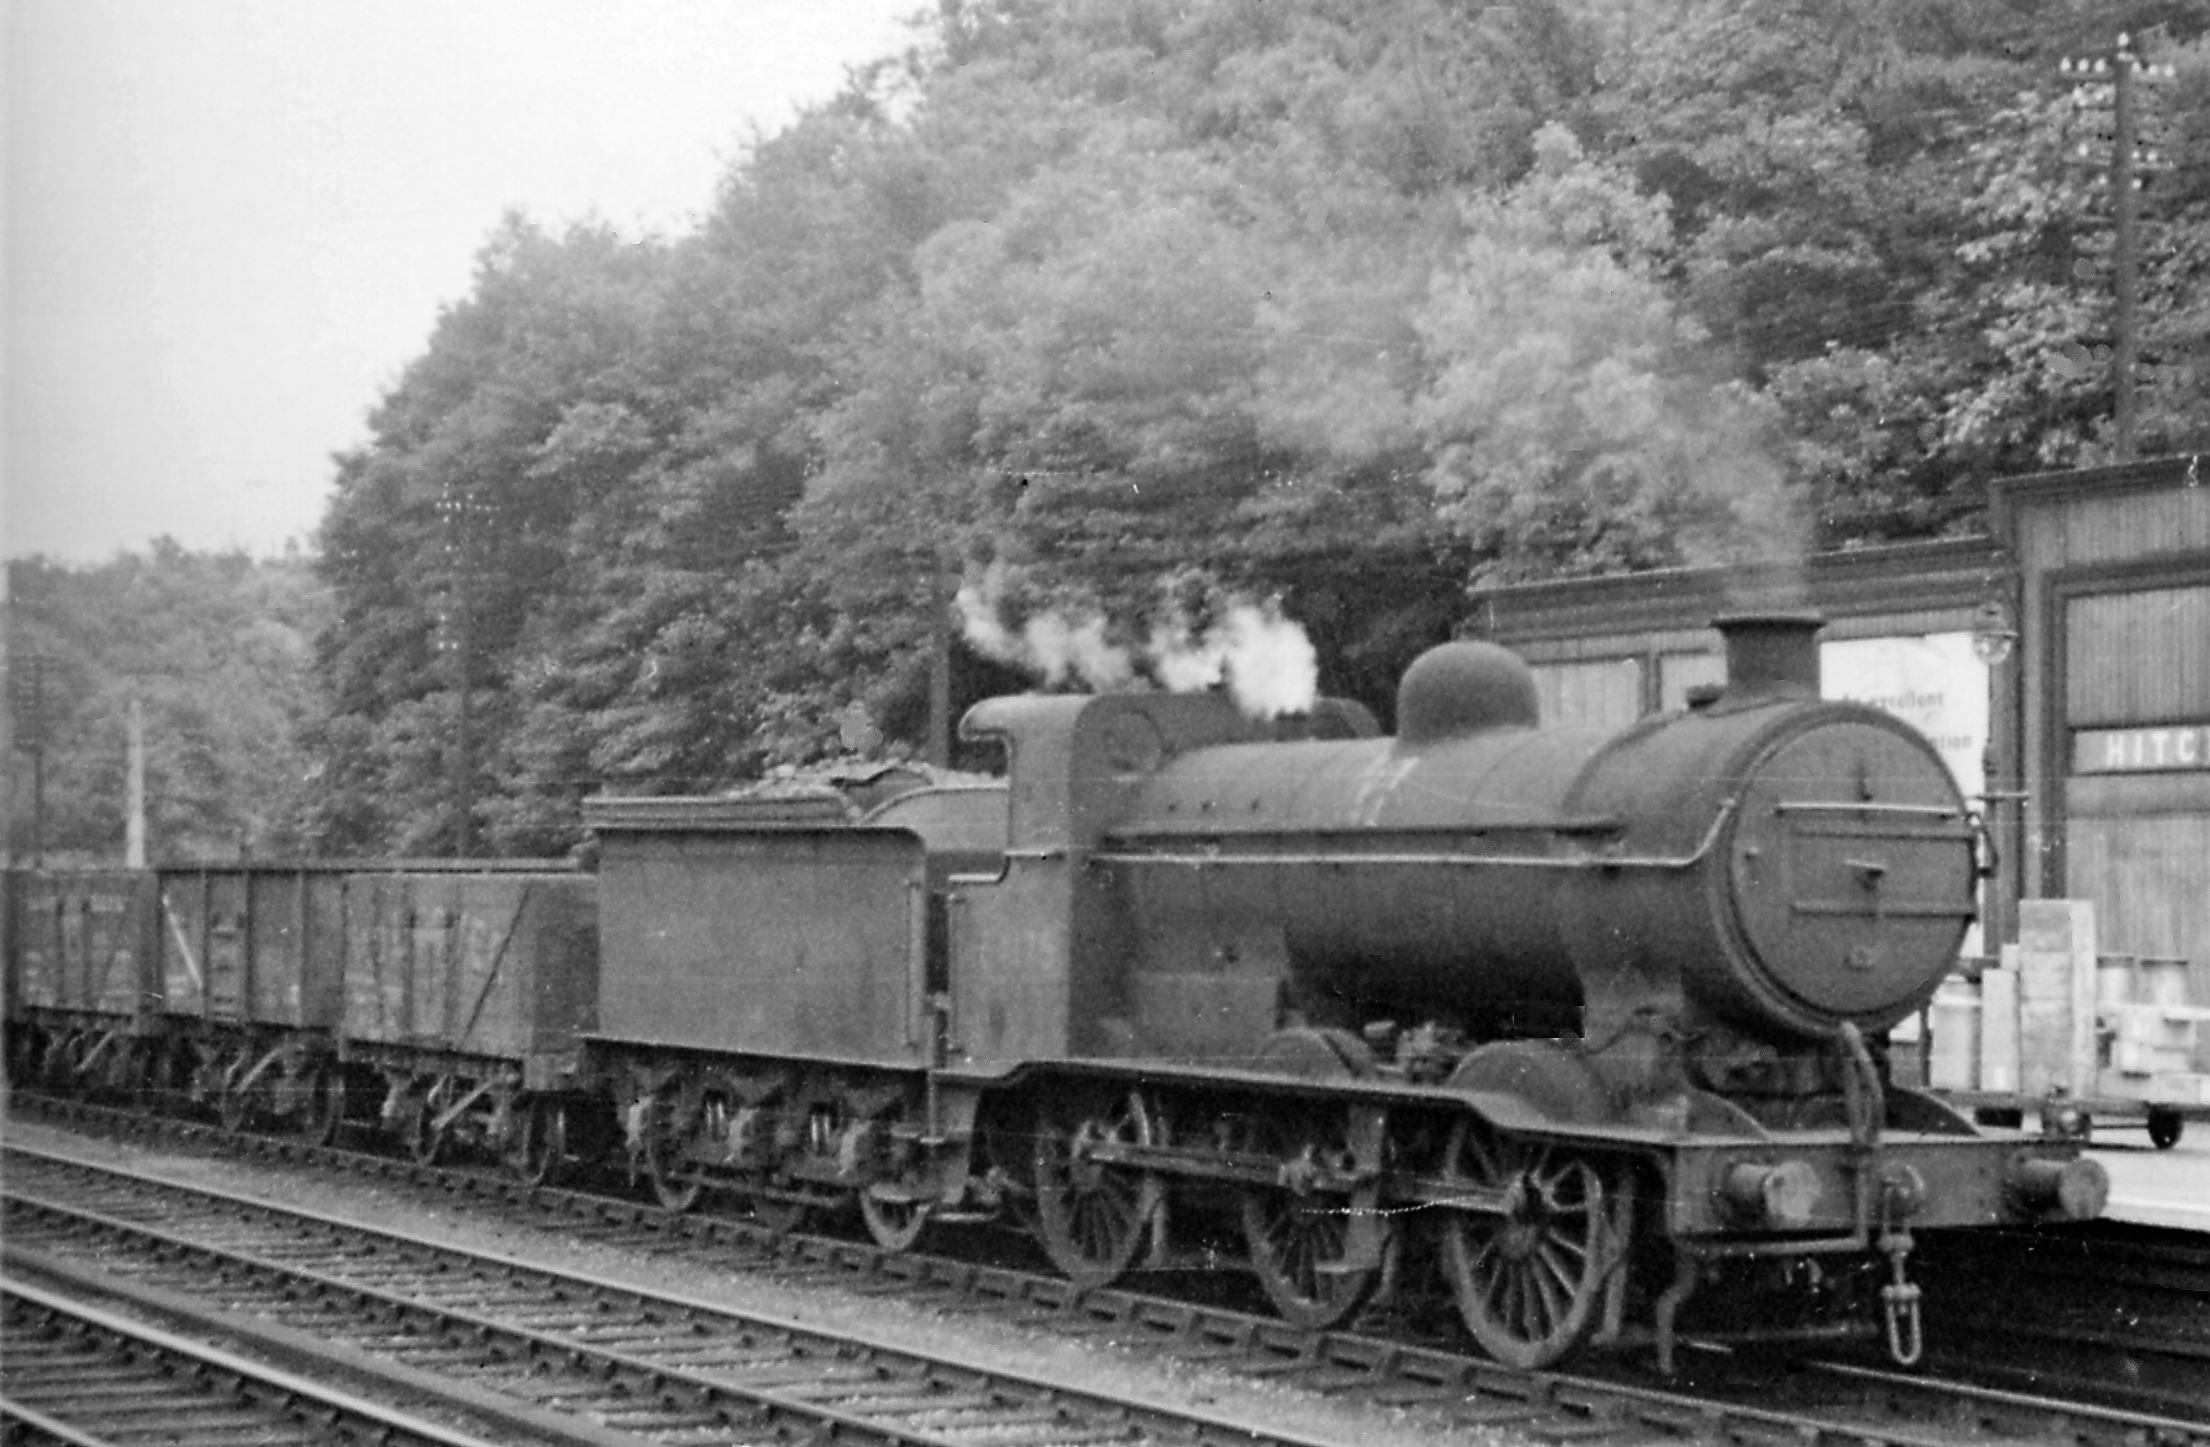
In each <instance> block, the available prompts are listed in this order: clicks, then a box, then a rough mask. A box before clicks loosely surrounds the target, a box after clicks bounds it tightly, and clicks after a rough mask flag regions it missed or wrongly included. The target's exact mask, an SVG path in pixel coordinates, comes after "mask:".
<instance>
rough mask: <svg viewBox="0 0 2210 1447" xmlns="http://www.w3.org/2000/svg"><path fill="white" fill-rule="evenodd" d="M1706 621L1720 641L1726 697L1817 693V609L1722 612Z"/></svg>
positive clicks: (1821, 623) (1820, 625)
mask: <svg viewBox="0 0 2210 1447" xmlns="http://www.w3.org/2000/svg"><path fill="white" fill-rule="evenodd" d="M1711 626H1712V627H1714V628H1716V629H1718V630H1719V637H1720V638H1721V639H1723V640H1724V641H1725V643H1726V650H1727V686H1726V697H1728V698H1730V699H1743V698H1761V697H1780V698H1817V697H1818V696H1819V630H1820V629H1821V628H1824V627H1825V626H1826V620H1825V619H1824V618H1822V617H1820V616H1819V615H1818V614H1816V613H1800V612H1772V613H1722V614H1721V615H1719V616H1718V617H1717V618H1714V619H1712V620H1711Z"/></svg>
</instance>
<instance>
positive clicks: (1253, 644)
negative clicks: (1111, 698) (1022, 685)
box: [957, 563, 1320, 718]
mask: <svg viewBox="0 0 2210 1447" xmlns="http://www.w3.org/2000/svg"><path fill="white" fill-rule="evenodd" d="M1007 581H1008V579H1007V574H1006V569H1005V567H1004V565H1003V564H1002V563H992V564H991V565H990V566H989V568H988V569H987V570H985V571H984V572H983V574H982V575H981V577H980V578H974V577H969V578H968V580H967V581H966V582H965V583H964V584H962V585H961V587H960V589H959V594H958V600H957V601H958V606H959V612H960V616H961V618H962V619H963V620H964V623H965V628H966V637H967V642H968V643H969V644H971V645H972V646H973V647H974V648H975V649H977V650H978V651H980V652H982V653H984V654H986V655H988V656H989V657H991V658H994V659H996V660H998V661H999V662H1001V663H1007V664H1011V665H1012V666H1013V667H1015V668H1020V669H1024V670H1026V671H1028V672H1030V673H1033V674H1036V675H1037V676H1038V677H1039V678H1041V679H1042V680H1043V681H1044V682H1045V683H1046V684H1049V685H1053V686H1057V685H1060V684H1064V683H1067V682H1069V681H1075V682H1080V683H1082V684H1084V685H1086V686H1087V687H1089V688H1091V689H1094V690H1097V691H1101V692H1102V691H1104V690H1108V689H1126V688H1141V687H1145V686H1147V684H1152V683H1155V684H1156V685H1157V686H1159V687H1161V688H1164V689H1166V690H1168V691H1169V692H1172V693H1196V692H1199V691H1202V690H1204V689H1209V688H1225V689H1226V690H1227V692H1228V696H1229V697H1230V698H1232V699H1234V700H1235V705H1236V707H1237V708H1238V709H1240V710H1242V711H1243V712H1244V713H1245V714H1247V715H1249V716H1251V717H1253V718H1273V717H1275V716H1276V715H1278V714H1285V713H1304V712H1307V711H1308V710H1310V709H1311V707H1312V705H1313V701H1314V700H1315V699H1316V698H1317V697H1318V696H1319V676H1320V667H1319V655H1318V653H1317V652H1315V650H1314V649H1313V646H1312V640H1311V639H1310V638H1307V637H1306V636H1305V631H1304V629H1302V628H1300V627H1298V626H1297V624H1296V623H1294V622H1293V621H1291V620H1290V619H1288V618H1285V617H1283V616H1282V613H1281V609H1280V608H1279V607H1277V606H1276V605H1275V604H1274V603H1273V602H1272V600H1268V601H1266V602H1264V603H1252V602H1249V601H1247V600H1243V599H1231V600H1229V601H1228V603H1227V604H1226V606H1225V607H1223V608H1222V609H1221V610H1220V612H1219V616H1218V618H1217V619H1216V620H1215V621H1213V622H1211V623H1209V624H1207V625H1206V626H1204V627H1203V628H1199V627H1197V626H1195V625H1194V624H1192V623H1191V621H1190V619H1189V618H1188V616H1187V615H1186V614H1184V613H1183V612H1182V610H1181V609H1179V608H1177V607H1172V606H1167V607H1163V608H1162V609H1161V610H1160V614H1159V616H1158V617H1157V618H1155V619H1154V620H1153V621H1152V624H1151V628H1150V632H1149V634H1148V640H1147V642H1146V644H1145V646H1143V647H1142V648H1140V649H1134V648H1126V647H1122V646H1120V645H1118V644H1115V643H1112V642H1111V641H1109V640H1108V638H1107V636H1106V634H1107V624H1106V620H1105V618H1104V617H1103V616H1102V615H1101V614H1098V613H1094V612H1086V613H1076V614H1064V613H1039V614H1035V615H1033V616H1031V617H1030V618H1029V619H1028V620H1027V621H1026V622H1024V623H1022V624H1021V625H1020V627H1019V628H1018V629H1015V628H1012V627H1009V626H1007V624H1006V622H1005V618H1004V607H1003V605H1004V601H1005V598H1004V594H1005V589H1006V584H1007Z"/></svg>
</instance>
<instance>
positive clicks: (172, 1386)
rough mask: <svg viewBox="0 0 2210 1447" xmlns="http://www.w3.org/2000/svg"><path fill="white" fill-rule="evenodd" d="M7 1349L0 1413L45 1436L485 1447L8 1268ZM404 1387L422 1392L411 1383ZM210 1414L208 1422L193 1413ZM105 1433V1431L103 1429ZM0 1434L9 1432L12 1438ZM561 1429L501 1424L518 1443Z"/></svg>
mask: <svg viewBox="0 0 2210 1447" xmlns="http://www.w3.org/2000/svg"><path fill="white" fill-rule="evenodd" d="M0 1299H4V1300H5V1302H6V1316H5V1321H6V1325H5V1335H4V1337H0V1340H4V1341H5V1343H6V1346H7V1350H6V1352H5V1353H4V1354H0V1420H5V1421H10V1422H14V1423H18V1424H20V1425H21V1426H22V1427H23V1428H25V1429H27V1430H28V1431H29V1432H31V1433H34V1434H36V1435H38V1436H40V1437H44V1438H47V1439H49V1440H53V1441H58V1442H65V1443H75V1444H105V1443H108V1442H109V1441H111V1440H124V1441H131V1442H142V1441H145V1440H148V1428H149V1425H150V1423H149V1420H148V1419H149V1418H150V1417H151V1416H153V1415H154V1414H155V1413H158V1414H159V1416H160V1426H161V1428H162V1430H163V1432H164V1433H165V1434H171V1435H170V1436H169V1440H190V1439H192V1438H194V1437H196V1436H198V1435H199V1434H201V1433H203V1432H210V1431H217V1432H235V1434H236V1435H237V1437H238V1438H239V1440H246V1434H247V1432H248V1430H249V1429H250V1431H251V1434H252V1435H251V1440H253V1441H256V1442H270V1443H276V1442H282V1441H286V1440H290V1441H293V1442H298V1443H316V1442H327V1441H333V1440H334V1441H361V1442H370V1441H373V1442H380V1443H413V1444H420V1447H494V1444H493V1443H492V1442H491V1440H490V1439H487V1438H483V1437H478V1436H475V1435H472V1434H470V1433H465V1432H461V1431H457V1430H454V1429H452V1428H450V1427H447V1426H445V1425H443V1424H441V1423H439V1422H436V1421H432V1420H430V1419H428V1418H427V1417H425V1416H423V1415H422V1414H421V1413H419V1412H412V1411H400V1410H398V1409H396V1408H394V1407H392V1406H390V1405H389V1404H388V1403H385V1402H381V1401H378V1400H375V1399H373V1398H370V1397H365V1396H362V1395H360V1394H359V1393H355V1392H348V1391H341V1390H339V1389H337V1388H335V1387H333V1386H331V1385H329V1383H328V1382H327V1381H325V1380H323V1379H321V1378H319V1377H309V1376H303V1375H300V1374H298V1373H295V1372H291V1371H286V1370H284V1369H283V1368H281V1367H276V1366H271V1365H269V1364H268V1363H267V1362H264V1361H256V1360H252V1359H250V1358H247V1357H243V1356H239V1355H237V1354H236V1353H234V1352H230V1351H225V1350H223V1349H222V1348H220V1347H216V1346H213V1345H210V1344H209V1343H207V1342H205V1341H202V1340H198V1339H195V1338H193V1337H190V1336H186V1335H183V1334H180V1333H177V1332H173V1331H169V1330H166V1329H164V1328H162V1327H159V1326H156V1325H153V1324H151V1323H149V1322H147V1321H144V1320H140V1319H137V1318H134V1317H128V1316H123V1315H120V1314H117V1313H115V1312H110V1311H105V1310H102V1309H100V1308H98V1307H95V1306H93V1305H91V1304H90V1303H88V1302H86V1301H84V1300H81V1299H76V1298H73V1297H72V1296H70V1295H67V1294H64V1293H62V1292H58V1291H53V1290H49V1289H48V1288H46V1287H44V1286H41V1285H38V1284H37V1283H35V1282H33V1281H30V1280H26V1279H24V1278H23V1277H21V1276H18V1275H15V1274H12V1273H11V1274H7V1275H4V1276H0ZM411 1393H412V1395H413V1396H415V1397H416V1398H417V1399H420V1398H421V1397H422V1396H423V1395H424V1394H423V1392H422V1390H421V1385H420V1384H413V1385H412V1387H411ZM210 1412H212V1413H215V1414H217V1416H218V1417H219V1419H220V1420H218V1421H217V1422H215V1423H212V1424H208V1423H204V1422H196V1418H195V1414H205V1413H210ZM110 1433H112V1434H113V1435H112V1437H111V1436H110V1435H109V1434H110ZM10 1440H11V1441H12V1440H15V1439H14V1438H13V1437H12V1436H11V1438H10ZM559 1440H573V1439H566V1438H548V1437H542V1436H534V1435H532V1436H522V1435H518V1434H517V1433H515V1432H513V1431H510V1432H508V1433H506V1434H503V1435H502V1436H501V1438H500V1439H499V1443H500V1444H504V1447H512V1444H514V1443H516V1442H520V1441H547V1442H550V1441H559Z"/></svg>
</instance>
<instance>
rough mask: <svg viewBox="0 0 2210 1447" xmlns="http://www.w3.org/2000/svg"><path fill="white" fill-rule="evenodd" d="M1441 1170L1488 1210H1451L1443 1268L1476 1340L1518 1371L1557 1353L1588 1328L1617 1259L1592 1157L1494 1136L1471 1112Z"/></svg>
mask: <svg viewBox="0 0 2210 1447" xmlns="http://www.w3.org/2000/svg"><path fill="white" fill-rule="evenodd" d="M1444 1162H1445V1165H1444V1170H1445V1175H1446V1177H1447V1178H1448V1179H1449V1180H1451V1181H1452V1182H1454V1183H1459V1184H1462V1185H1463V1186H1464V1187H1465V1188H1466V1189H1467V1193H1468V1195H1469V1196H1471V1195H1476V1194H1479V1195H1485V1196H1493V1197H1494V1198H1496V1199H1497V1200H1498V1202H1499V1209H1497V1210H1495V1211H1482V1210H1453V1211H1450V1212H1449V1213H1447V1217H1446V1220H1445V1222H1444V1224H1443V1226H1442V1239H1441V1243H1440V1244H1441V1248H1442V1251H1441V1254H1442V1264H1443V1271H1444V1274H1445V1275H1446V1276H1447V1277H1448V1278H1449V1280H1450V1285H1451V1290H1452V1292H1453V1294H1454V1295H1455V1296H1456V1297H1457V1300H1458V1311H1459V1314H1460V1315H1461V1316H1463V1317H1464V1318H1465V1323H1466V1327H1467V1329H1468V1330H1469V1331H1471V1332H1472V1333H1473V1335H1474V1339H1475V1340H1476V1341H1478V1342H1479V1343H1480V1344H1481V1346H1482V1349H1483V1350H1485V1351H1487V1352H1488V1353H1489V1355H1490V1356H1493V1357H1495V1358H1496V1359H1497V1360H1498V1361H1500V1362H1503V1363H1505V1364H1506V1365H1508V1366H1513V1367H1519V1368H1521V1369H1523V1370H1528V1369H1534V1368H1539V1367H1547V1366H1550V1365H1551V1364H1553V1363H1555V1362H1557V1361H1558V1360H1560V1359H1561V1358H1563V1357H1564V1356H1566V1355H1567V1354H1568V1353H1570V1352H1571V1351H1572V1350H1573V1349H1574V1348H1575V1347H1577V1346H1579V1345H1580V1344H1581V1342H1582V1340H1583V1339H1584V1338H1585V1337H1586V1336H1587V1334H1588V1330H1589V1327H1590V1324H1591V1322H1592V1320H1593V1318H1594V1316H1595V1314H1596V1308H1597V1306H1598V1304H1599V1303H1600V1302H1601V1300H1602V1298H1603V1295H1604V1286H1605V1282H1606V1281H1607V1279H1608V1278H1609V1276H1610V1273H1611V1270H1612V1268H1613V1266H1614V1264H1615V1262H1616V1257H1617V1254H1618V1253H1617V1252H1616V1250H1615V1249H1614V1244H1613V1240H1612V1212H1611V1211H1610V1209H1609V1206H1608V1202H1607V1200H1606V1192H1605V1189H1604V1182H1603V1178H1602V1176H1601V1175H1600V1174H1599V1173H1598V1171H1597V1169H1596V1167H1595V1166H1594V1165H1593V1164H1591V1163H1590V1162H1588V1161H1586V1160H1583V1159H1580V1158H1578V1157H1576V1156H1573V1155H1570V1154H1567V1153H1566V1152H1564V1151H1561V1150H1558V1149H1557V1148H1555V1147H1552V1146H1547V1145H1541V1144H1536V1143H1532V1142H1526V1141H1521V1140H1517V1139H1513V1138H1510V1137H1505V1136H1500V1135H1499V1134H1497V1133H1496V1132H1495V1131H1493V1130H1491V1129H1490V1128H1489V1127H1488V1126H1487V1125H1486V1124H1484V1123H1483V1122H1481V1121H1478V1120H1475V1119H1472V1118H1471V1117H1468V1118H1466V1119H1464V1120H1461V1121H1459V1122H1458V1124H1457V1125H1456V1127H1454V1128H1453V1129H1452V1131H1451V1135H1450V1143H1449V1145H1448V1147H1447V1148H1446V1151H1445V1156H1444Z"/></svg>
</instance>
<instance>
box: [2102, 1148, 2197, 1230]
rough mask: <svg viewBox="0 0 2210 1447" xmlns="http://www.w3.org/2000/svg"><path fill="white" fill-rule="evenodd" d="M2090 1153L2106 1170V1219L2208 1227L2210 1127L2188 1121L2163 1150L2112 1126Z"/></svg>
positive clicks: (2185, 1226)
mask: <svg viewBox="0 0 2210 1447" xmlns="http://www.w3.org/2000/svg"><path fill="white" fill-rule="evenodd" d="M2099 1136H2100V1133H2098V1138H2099ZM2089 1154H2091V1155H2092V1156H2093V1157H2094V1158H2095V1159H2096V1160H2098V1161H2101V1162H2102V1163H2103V1168H2104V1169H2105V1170H2107V1171H2109V1172H2110V1208H2109V1210H2108V1211H2107V1212H2106V1213H2105V1214H2106V1215H2107V1216H2108V1217H2110V1219H2112V1220H2117V1221H2132V1222H2135V1223H2137V1224H2139V1225H2144V1226H2168V1227H2172V1228H2175V1229H2178V1230H2183V1231H2202V1232H2210V1130H2205V1129H2203V1128H2202V1126H2201V1125H2200V1124H2199V1123H2190V1125H2189V1126H2188V1128H2187V1131H2186V1133H2185V1134H2183V1135H2182V1136H2181V1137H2180V1138H2179V1141H2178V1142H2177V1143H2176V1144H2175V1145H2173V1146H2172V1148H2171V1149H2170V1150H2166V1151H2160V1150H2154V1149H2151V1148H2150V1147H2149V1145H2148V1140H2147V1137H2146V1136H2145V1135H2144V1134H2143V1133H2142V1132H2139V1131H2124V1130H2117V1131H2112V1132H2110V1139H2109V1140H2108V1141H2107V1142H2105V1143H2101V1144H2098V1146H2097V1148H2096V1149H2095V1150H2093V1151H2091V1152H2089Z"/></svg>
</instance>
